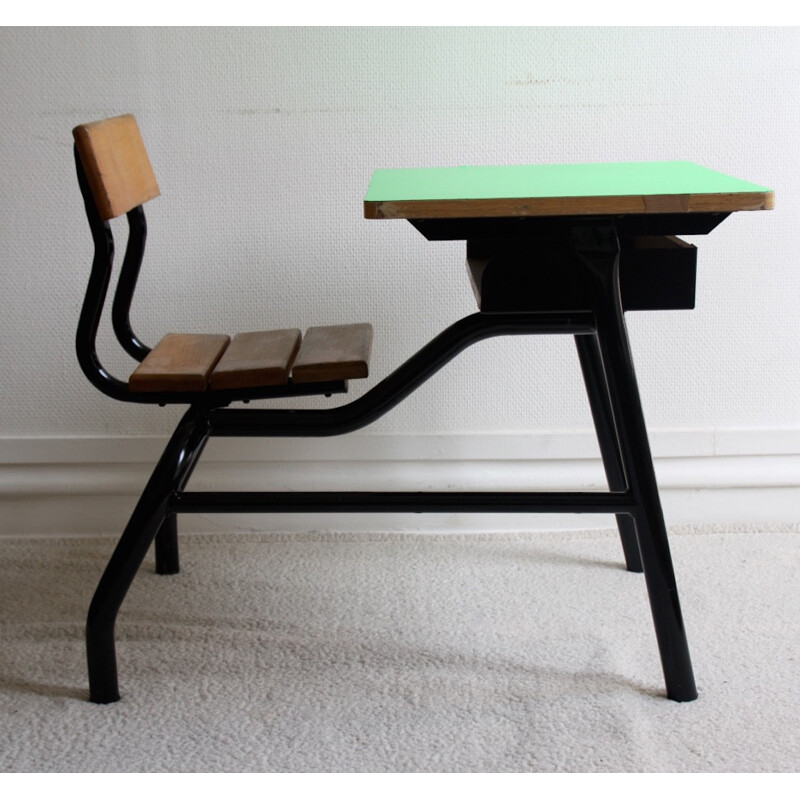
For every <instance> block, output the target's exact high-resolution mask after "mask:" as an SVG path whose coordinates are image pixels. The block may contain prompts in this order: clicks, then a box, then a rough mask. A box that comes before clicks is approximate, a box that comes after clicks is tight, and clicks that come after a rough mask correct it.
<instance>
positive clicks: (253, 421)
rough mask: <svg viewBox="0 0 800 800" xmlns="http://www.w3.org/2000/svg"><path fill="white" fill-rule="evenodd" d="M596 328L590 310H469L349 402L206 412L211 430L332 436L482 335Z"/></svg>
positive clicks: (370, 415) (384, 406)
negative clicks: (327, 406) (332, 405)
mask: <svg viewBox="0 0 800 800" xmlns="http://www.w3.org/2000/svg"><path fill="white" fill-rule="evenodd" d="M594 331H595V322H594V315H593V314H592V313H591V312H575V313H549V312H548V313H540V312H520V313H498V314H485V313H484V314H472V315H470V316H468V317H464V318H463V319H460V320H459V321H458V322H456V323H454V324H453V325H451V326H450V327H449V328H446V329H445V330H444V331H442V333H440V334H439V335H438V336H436V337H435V338H434V339H432V340H431V341H430V342H429V343H428V344H427V345H425V346H424V347H423V348H422V349H421V350H419V351H418V352H417V353H416V354H415V355H413V356H411V358H409V359H408V360H407V361H406V362H405V363H404V364H402V365H401V366H400V367H398V369H396V370H395V371H394V372H393V373H392V374H391V375H389V376H388V377H386V378H384V380H382V381H381V382H380V383H379V384H378V385H377V386H375V387H373V388H372V389H370V390H369V391H368V392H366V394H364V395H362V396H361V397H359V398H358V399H357V400H354V401H353V402H352V403H348V404H346V405H343V406H338V407H336V408H331V409H325V410H312V409H301V410H295V411H287V410H280V409H277V410H273V409H228V408H224V409H219V410H217V411H212V412H210V414H209V420H210V422H211V435H212V436H242V437H246V436H336V435H339V434H343V433H350V432H351V431H354V430H358V429H359V428H363V427H364V426H365V425H368V424H369V423H370V422H374V421H375V420H376V419H378V418H379V417H381V416H383V415H384V414H386V413H387V412H388V411H390V410H391V409H392V408H394V407H395V406H396V405H397V404H398V403H400V402H401V401H402V400H403V399H405V398H406V397H408V395H410V394H411V393H412V392H413V391H414V390H415V389H417V388H418V387H419V386H420V385H422V384H423V383H424V382H425V381H427V380H428V379H429V378H430V377H431V376H432V375H433V374H434V373H435V372H437V371H438V370H440V369H441V368H442V367H443V366H444V365H445V364H447V363H448V362H449V361H451V360H452V359H453V358H455V356H457V355H458V354H459V353H460V352H461V351H462V350H465V349H466V348H467V347H469V346H470V345H473V344H475V343H477V342H479V341H481V340H483V339H488V338H491V337H493V336H513V335H531V334H578V333H594Z"/></svg>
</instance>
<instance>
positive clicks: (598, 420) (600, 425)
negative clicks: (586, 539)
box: [575, 335, 642, 572]
mask: <svg viewBox="0 0 800 800" xmlns="http://www.w3.org/2000/svg"><path fill="white" fill-rule="evenodd" d="M575 346H576V348H577V350H578V360H579V361H580V365H581V372H582V373H583V380H584V384H585V386H586V395H587V397H588V398H589V407H590V408H591V412H592V419H593V420H594V429H595V432H596V435H597V443H598V445H599V446H600V455H601V457H602V460H603V468H604V469H605V473H606V480H607V481H608V488H609V489H611V491H612V492H620V491H624V490H625V489H626V488H627V487H628V479H627V478H626V477H625V466H624V464H623V462H622V454H621V453H620V446H619V437H618V434H617V423H616V422H615V420H614V412H613V410H612V408H611V401H610V398H609V394H608V381H607V380H606V376H605V372H604V371H603V360H602V357H601V355H600V348H599V346H598V344H597V337H596V336H593V335H590V336H576V337H575ZM617 528H618V530H619V536H620V541H621V542H622V551H623V553H624V555H625V565H626V567H627V568H628V571H629V572H641V571H642V557H641V555H640V553H639V542H638V541H637V538H636V526H635V525H634V522H633V518H632V517H630V516H628V515H627V514H618V515H617Z"/></svg>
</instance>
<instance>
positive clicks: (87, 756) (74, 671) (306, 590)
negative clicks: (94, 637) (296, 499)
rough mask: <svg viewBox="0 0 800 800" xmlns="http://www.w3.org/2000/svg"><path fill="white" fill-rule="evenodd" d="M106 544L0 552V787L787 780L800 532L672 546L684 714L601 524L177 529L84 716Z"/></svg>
mask: <svg viewBox="0 0 800 800" xmlns="http://www.w3.org/2000/svg"><path fill="white" fill-rule="evenodd" d="M113 545H114V541H113V540H111V539H102V538H96V539H81V540H77V539H58V538H54V539H47V540H44V539H41V540H31V539H28V540H22V539H19V540H2V541H0V553H2V558H1V559H0V573H2V577H1V578H0V636H1V637H2V639H1V641H2V648H1V649H0V720H1V721H2V725H0V769H2V770H3V771H5V772H25V771H34V772H45V771H47V772H49V771H58V772H97V771H103V772H109V771H110V772H113V771H142V772H145V771H147V772H150V771H171V772H186V771H191V772H197V771H200V772H209V771H212V772H226V771H237V772H250V771H269V772H287V771H288V772H318V771H323V772H363V771H369V772H387V771H393V772H451V771H458V772H607V771H612V772H637V771H649V772H664V771H677V772H686V771H690V772H730V771H734V772H794V771H797V770H798V768H800V591H798V590H799V589H800V533H798V531H797V530H784V531H762V532H746V531H738V532H733V531H729V532H726V531H715V530H709V529H703V530H699V531H692V530H682V531H680V530H679V531H676V532H674V533H673V534H672V546H673V556H674V560H675V566H676V572H677V575H678V581H679V589H680V592H681V600H682V604H683V609H684V616H685V618H686V624H687V628H688V632H689V640H690V645H691V648H692V655H693V659H694V666H695V672H696V676H697V683H698V688H699V691H700V698H699V699H698V700H697V701H695V702H694V703H688V704H678V703H674V702H671V701H669V700H667V699H666V698H665V697H664V690H663V683H662V676H661V669H660V664H659V660H658V655H657V650H656V643H655V638H654V635H653V630H652V623H651V619H650V612H649V607H648V604H647V598H646V593H645V587H644V581H643V578H642V577H641V576H640V575H638V576H637V575H633V574H629V573H627V572H625V571H624V569H623V568H622V563H621V553H620V548H619V543H618V541H617V538H616V536H615V535H614V534H613V533H611V532H605V533H603V532H600V533H598V532H595V533H576V532H560V533H551V534H536V535H531V536H512V535H498V536H484V535H469V536H447V535H435V536H424V535H420V536H411V535H393V536H388V535H387V536H381V535H375V536H368V535H359V536H346V535H341V536H337V535H332V534H329V535H324V534H320V535H308V536H303V537H297V536H294V537H291V536H285V537H282V536H276V535H252V534H247V535H241V534H230V535H195V536H192V535H187V536H184V537H182V541H181V545H182V568H183V569H182V572H181V574H180V575H177V576H171V577H162V576H157V575H155V574H154V572H153V562H152V558H151V557H148V560H147V561H146V562H145V565H144V567H143V568H142V571H141V572H140V573H139V575H138V576H137V578H136V581H135V582H134V584H133V587H132V589H131V592H130V594H129V596H128V598H127V599H126V602H125V604H124V605H123V608H122V612H121V614H120V618H119V622H118V626H117V639H118V650H119V666H120V683H121V690H122V693H123V699H122V700H121V701H120V702H119V703H116V704H113V705H109V706H97V705H93V704H90V703H89V702H87V697H88V693H87V685H86V677H85V665H84V649H83V648H84V645H83V625H84V616H85V612H86V609H87V606H88V603H89V600H90V598H91V595H92V593H93V591H94V587H95V585H96V582H97V580H98V578H99V576H100V574H101V572H102V570H103V568H104V565H105V562H106V560H107V558H108V555H109V554H110V551H111V549H112V548H113Z"/></svg>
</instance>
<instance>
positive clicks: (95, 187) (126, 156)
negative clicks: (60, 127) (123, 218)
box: [72, 114, 161, 220]
mask: <svg viewBox="0 0 800 800" xmlns="http://www.w3.org/2000/svg"><path fill="white" fill-rule="evenodd" d="M72 135H73V136H74V138H75V146H76V148H77V150H78V156H79V157H80V159H81V164H82V165H83V169H84V171H85V172H86V177H87V179H88V181H89V187H90V188H91V190H92V195H93V197H94V201H95V203H96V204H97V210H98V211H99V212H100V218H101V219H103V220H109V219H113V218H114V217H119V216H120V215H122V214H126V213H127V212H128V211H130V210H131V209H132V208H136V206H140V205H142V203H146V202H147V201H148V200H152V199H153V198H154V197H158V196H159V194H161V192H160V190H159V188H158V182H157V181H156V176H155V174H154V173H153V168H152V166H151V165H150V159H149V158H148V157H147V151H146V150H145V147H144V142H143V141H142V135H141V134H140V133H139V126H138V125H137V124H136V120H135V118H134V117H133V115H132V114H125V115H124V116H121V117H112V118H111V119H104V120H100V121H99V122H89V123H87V124H85V125H78V126H77V127H76V128H75V129H74V130H73V131H72Z"/></svg>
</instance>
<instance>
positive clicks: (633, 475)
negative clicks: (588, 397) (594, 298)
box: [578, 231, 697, 702]
mask: <svg viewBox="0 0 800 800" xmlns="http://www.w3.org/2000/svg"><path fill="white" fill-rule="evenodd" d="M598 234H600V236H598ZM603 235H606V234H603V232H602V231H599V232H598V231H592V232H591V234H590V237H596V240H595V241H591V238H590V237H589V238H588V239H587V242H586V246H585V247H583V248H580V247H579V248H578V252H579V254H580V255H581V257H582V258H584V259H586V263H587V264H588V265H589V267H590V269H591V270H592V274H593V275H594V276H595V278H596V281H597V287H598V289H597V290H598V293H599V297H600V298H601V301H600V302H598V304H597V340H596V341H597V345H598V352H599V354H600V358H601V361H602V367H603V373H604V374H605V377H606V380H607V388H608V393H609V399H610V403H611V408H612V410H613V417H614V420H615V422H616V432H617V436H618V440H619V446H620V455H621V457H622V466H623V469H624V472H625V475H626V476H627V478H628V482H629V483H628V488H629V490H630V492H631V494H632V496H633V498H634V501H635V504H636V508H635V511H634V513H633V519H634V523H635V528H636V533H637V539H638V542H639V551H640V554H641V560H642V567H643V571H644V577H645V582H646V584H647V593H648V597H649V600H650V607H651V610H652V614H653V622H654V626H655V631H656V639H657V641H658V647H659V651H660V654H661V665H662V669H663V671H664V679H665V683H666V686H667V695H668V696H669V697H670V698H671V699H672V700H677V701H679V702H686V701H691V700H694V699H696V697H697V688H696V685H695V680H694V672H693V670H692V662H691V657H690V655H689V645H688V641H687V638H686V630H685V627H684V622H683V616H682V614H681V608H680V602H679V600H678V589H677V584H676V581H675V573H674V570H673V566H672V557H671V555H670V547H669V540H668V536H667V529H666V525H665V522H664V514H663V512H662V509H661V500H660V498H659V493H658V485H657V482H656V476H655V470H654V468H653V459H652V455H651V453H650V445H649V442H648V439H647V428H646V425H645V419H644V412H643V410H642V405H641V399H640V397H639V388H638V384H637V381H636V373H635V371H634V366H633V357H632V354H631V349H630V342H629V341H628V334H627V329H626V326H625V315H624V313H623V308H622V300H621V298H620V290H619V248H618V246H617V247H614V246H613V243H611V244H609V245H604V244H603V242H602V241H599V242H598V241H597V240H601V239H602V236H603Z"/></svg>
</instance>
